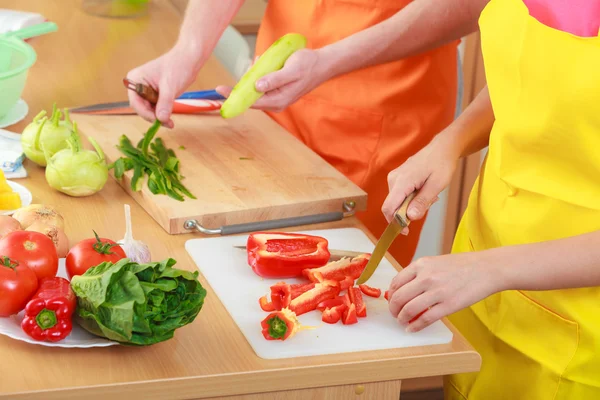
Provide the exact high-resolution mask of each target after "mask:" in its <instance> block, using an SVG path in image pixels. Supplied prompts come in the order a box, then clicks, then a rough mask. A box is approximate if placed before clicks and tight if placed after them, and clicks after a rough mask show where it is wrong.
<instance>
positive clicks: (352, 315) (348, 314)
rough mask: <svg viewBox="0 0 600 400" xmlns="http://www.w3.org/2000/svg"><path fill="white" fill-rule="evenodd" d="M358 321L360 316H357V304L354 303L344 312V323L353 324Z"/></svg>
mask: <svg viewBox="0 0 600 400" xmlns="http://www.w3.org/2000/svg"><path fill="white" fill-rule="evenodd" d="M357 322H358V318H356V306H355V305H354V304H350V307H349V308H346V310H345V311H344V314H343V315H342V323H343V324H344V325H352V324H356V323H357Z"/></svg>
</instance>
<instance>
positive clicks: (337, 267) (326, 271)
mask: <svg viewBox="0 0 600 400" xmlns="http://www.w3.org/2000/svg"><path fill="white" fill-rule="evenodd" d="M369 258H371V255H370V254H367V253H365V254H361V255H359V256H356V257H354V258H352V259H350V258H342V259H341V260H337V261H332V262H330V263H327V264H326V265H324V266H322V267H319V268H310V269H309V268H307V269H305V270H304V271H302V274H303V275H304V276H306V277H307V278H308V279H309V280H310V281H311V282H319V275H318V274H317V273H319V274H321V275H320V276H322V279H333V280H336V281H343V280H344V279H346V277H347V276H350V277H351V278H352V279H358V277H359V276H360V274H362V272H363V270H364V269H365V267H366V266H367V263H368V262H369Z"/></svg>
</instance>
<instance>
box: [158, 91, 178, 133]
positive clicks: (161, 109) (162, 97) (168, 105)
mask: <svg viewBox="0 0 600 400" xmlns="http://www.w3.org/2000/svg"><path fill="white" fill-rule="evenodd" d="M174 100H175V93H174V91H173V90H172V89H171V87H170V86H169V85H165V84H163V85H161V87H160V91H159V93H158V102H157V103H156V118H157V119H158V120H159V121H160V122H162V123H163V124H167V125H170V123H171V113H172V112H173V101H174Z"/></svg>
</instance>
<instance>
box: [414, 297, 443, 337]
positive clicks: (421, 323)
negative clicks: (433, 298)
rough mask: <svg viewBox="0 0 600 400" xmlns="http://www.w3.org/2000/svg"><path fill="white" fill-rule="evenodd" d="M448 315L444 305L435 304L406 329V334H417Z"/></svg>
mask: <svg viewBox="0 0 600 400" xmlns="http://www.w3.org/2000/svg"><path fill="white" fill-rule="evenodd" d="M446 315H448V310H447V306H446V304H445V303H440V304H436V305H434V306H433V307H431V309H429V310H427V311H425V312H424V313H423V314H422V315H421V316H419V318H417V319H416V320H414V321H413V322H411V323H410V324H409V325H408V326H407V327H406V332H411V333H412V332H419V331H420V330H423V329H425V328H427V327H428V326H429V325H431V324H433V323H434V322H436V321H439V320H440V319H442V318H444V317H445V316H446Z"/></svg>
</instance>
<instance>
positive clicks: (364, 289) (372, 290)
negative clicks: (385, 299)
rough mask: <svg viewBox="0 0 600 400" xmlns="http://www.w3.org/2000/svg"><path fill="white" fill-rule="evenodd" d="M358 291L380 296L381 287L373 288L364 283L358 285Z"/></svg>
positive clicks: (371, 295)
mask: <svg viewBox="0 0 600 400" xmlns="http://www.w3.org/2000/svg"><path fill="white" fill-rule="evenodd" d="M358 287H359V288H360V291H361V292H363V293H364V294H366V295H367V296H370V297H375V298H379V297H380V296H381V289H378V288H374V287H371V286H367V285H365V284H364V283H363V284H362V285H358Z"/></svg>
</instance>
